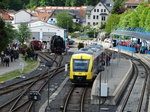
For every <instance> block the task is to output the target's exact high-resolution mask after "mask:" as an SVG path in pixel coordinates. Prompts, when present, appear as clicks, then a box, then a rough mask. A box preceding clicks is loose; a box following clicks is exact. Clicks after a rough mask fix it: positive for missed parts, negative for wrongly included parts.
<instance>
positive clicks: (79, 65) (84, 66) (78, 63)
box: [73, 59, 89, 72]
mask: <svg viewBox="0 0 150 112" xmlns="http://www.w3.org/2000/svg"><path fill="white" fill-rule="evenodd" d="M88 66H89V60H85V59H74V60H73V71H74V72H88Z"/></svg>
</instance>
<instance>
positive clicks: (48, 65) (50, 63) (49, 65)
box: [45, 61, 52, 110]
mask: <svg viewBox="0 0 150 112" xmlns="http://www.w3.org/2000/svg"><path fill="white" fill-rule="evenodd" d="M45 66H47V67H48V98H47V99H48V104H47V107H46V110H50V102H49V97H50V94H49V88H50V67H51V66H52V62H51V61H47V62H46V63H45Z"/></svg>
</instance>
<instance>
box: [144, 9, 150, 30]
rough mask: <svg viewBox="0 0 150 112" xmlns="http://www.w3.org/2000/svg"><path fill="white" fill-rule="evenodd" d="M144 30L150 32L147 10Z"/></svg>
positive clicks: (149, 16)
mask: <svg viewBox="0 0 150 112" xmlns="http://www.w3.org/2000/svg"><path fill="white" fill-rule="evenodd" d="M145 28H146V30H147V31H150V10H148V14H147V17H146V20H145Z"/></svg>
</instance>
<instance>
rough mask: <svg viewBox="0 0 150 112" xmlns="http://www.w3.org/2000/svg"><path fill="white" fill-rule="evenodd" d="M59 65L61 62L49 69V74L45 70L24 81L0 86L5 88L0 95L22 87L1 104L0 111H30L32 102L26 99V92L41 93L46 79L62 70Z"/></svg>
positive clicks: (62, 67) (46, 81)
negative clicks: (54, 67)
mask: <svg viewBox="0 0 150 112" xmlns="http://www.w3.org/2000/svg"><path fill="white" fill-rule="evenodd" d="M61 60H62V59H61ZM60 62H61V61H60ZM58 64H59V63H58ZM60 65H61V64H59V65H58V66H59V67H57V68H56V69H53V70H51V72H50V74H47V71H44V72H43V73H41V74H39V75H38V76H35V77H32V78H29V79H26V81H25V80H24V81H21V82H18V83H15V84H12V85H10V86H7V87H3V88H0V90H4V88H5V90H6V91H4V92H0V94H1V95H3V94H6V93H10V92H11V91H15V90H18V89H19V88H24V89H22V92H20V93H19V94H18V95H17V96H13V98H11V100H9V101H7V102H5V103H4V104H3V105H1V106H0V111H1V112H30V111H31V108H32V105H33V102H31V101H29V100H28V97H27V96H28V93H29V92H30V91H38V92H40V93H41V91H42V90H43V88H44V87H45V86H46V84H47V83H48V80H50V79H52V78H53V77H54V76H56V75H57V74H58V73H60V72H62V71H64V66H60ZM48 78H49V79H48ZM25 110H26V111H25Z"/></svg>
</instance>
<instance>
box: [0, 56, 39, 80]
mask: <svg viewBox="0 0 150 112" xmlns="http://www.w3.org/2000/svg"><path fill="white" fill-rule="evenodd" d="M21 58H22V59H23V60H24V58H23V56H21ZM25 62H26V63H27V66H25V67H24V70H23V73H22V74H25V73H29V72H31V71H32V70H33V69H34V68H35V67H36V66H37V65H38V61H34V60H31V59H27V60H26V61H25ZM22 74H21V73H20V71H19V70H14V71H12V72H9V73H6V74H3V75H1V76H0V82H4V81H6V80H9V79H12V78H15V77H18V76H21V75H22Z"/></svg>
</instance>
